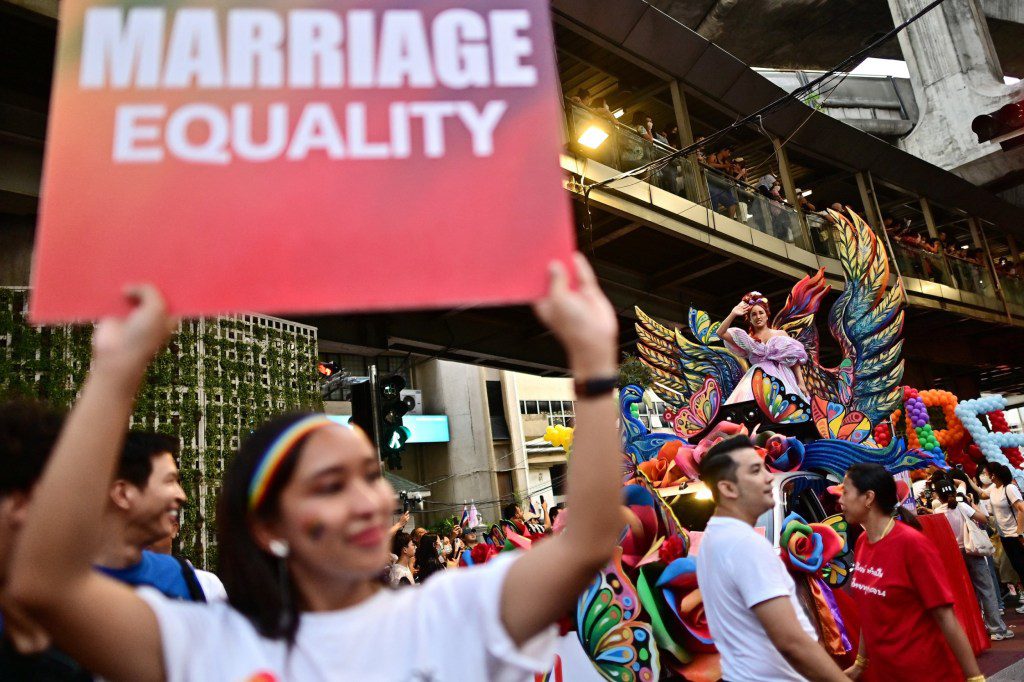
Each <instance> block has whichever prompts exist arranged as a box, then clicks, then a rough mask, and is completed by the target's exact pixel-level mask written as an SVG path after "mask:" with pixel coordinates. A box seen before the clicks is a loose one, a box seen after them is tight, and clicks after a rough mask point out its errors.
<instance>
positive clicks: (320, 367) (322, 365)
mask: <svg viewBox="0 0 1024 682" xmlns="http://www.w3.org/2000/svg"><path fill="white" fill-rule="evenodd" d="M316 371H317V372H320V374H321V375H323V376H324V377H332V376H334V375H335V374H337V373H338V372H340V371H341V369H340V368H339V367H338V365H336V364H335V363H333V362H318V363H316Z"/></svg>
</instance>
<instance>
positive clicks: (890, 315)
mask: <svg viewBox="0 0 1024 682" xmlns="http://www.w3.org/2000/svg"><path fill="white" fill-rule="evenodd" d="M829 216H830V218H831V219H832V221H833V222H834V225H835V230H834V231H833V233H834V235H835V239H836V245H837V250H838V254H839V256H838V258H839V262H840V265H841V267H842V269H843V273H844V276H845V287H844V289H843V291H842V293H841V294H840V295H839V297H838V298H837V299H836V300H835V302H834V304H833V305H832V307H831V309H830V310H829V311H828V313H827V328H828V330H829V332H830V333H831V336H832V337H833V339H834V340H835V341H836V343H837V344H838V346H839V349H840V351H841V355H842V359H841V362H840V363H839V364H838V366H836V367H827V366H825V365H824V364H822V363H821V362H820V359H819V357H820V356H819V341H820V340H819V333H818V327H817V325H816V324H815V322H816V318H817V316H818V315H819V307H820V306H821V304H822V302H823V300H825V298H826V296H827V295H828V294H829V292H830V289H831V287H830V285H829V284H828V283H827V282H826V281H825V275H824V269H822V270H819V271H818V272H817V273H816V274H814V275H812V276H807V277H804V278H803V279H802V280H801V281H799V282H798V283H797V284H796V285H795V286H794V287H793V290H792V292H791V293H790V295H789V297H788V299H787V301H786V303H785V306H784V307H783V308H782V309H781V311H780V312H779V313H778V314H777V315H776V316H775V318H774V320H773V323H772V325H771V326H772V328H773V329H774V330H781V331H783V332H785V334H786V335H787V336H788V338H789V339H793V340H795V341H797V342H798V343H799V344H800V345H801V346H802V347H803V349H804V352H805V359H804V360H803V365H802V377H801V378H802V382H801V386H800V387H799V389H797V388H796V387H794V386H792V385H791V384H792V378H790V379H789V380H788V381H787V380H786V379H785V378H784V377H782V378H780V377H779V376H775V375H774V374H773V373H772V371H771V369H772V367H773V366H772V363H771V362H764V358H763V357H759V356H757V354H756V353H754V354H752V353H749V352H744V350H745V349H744V348H743V347H738V346H737V344H736V343H731V342H728V341H725V340H723V338H722V336H720V335H719V330H720V323H718V322H715V321H713V320H712V319H711V317H710V316H709V315H708V314H707V313H706V312H704V311H701V310H696V309H691V310H690V312H689V319H688V320H687V324H686V327H685V328H684V329H680V328H672V327H668V326H665V325H664V324H662V323H660V322H658V321H656V320H654V319H653V318H652V317H651V316H649V315H647V314H645V313H644V312H643V311H642V310H641V309H639V308H637V309H636V314H637V319H638V322H637V324H636V331H637V335H638V343H637V350H638V352H639V358H640V360H641V361H642V362H643V363H644V364H645V365H646V366H647V367H648V368H649V370H650V376H651V378H652V380H651V382H650V385H646V386H641V385H626V386H624V387H622V389H621V390H620V394H619V404H620V417H621V423H622V427H623V428H622V435H623V450H624V459H623V485H624V499H625V504H626V506H627V507H628V509H629V510H630V512H631V514H632V515H633V516H634V517H635V518H636V520H637V522H636V523H634V524H632V525H631V526H630V528H628V529H627V530H626V531H625V533H624V536H623V540H622V542H621V547H620V550H619V552H618V554H617V557H616V559H615V560H614V561H613V562H612V563H611V564H609V565H608V566H607V567H606V568H605V570H604V571H602V572H601V573H600V574H599V576H598V577H597V578H596V579H595V581H594V582H593V583H592V585H591V586H590V588H589V589H588V590H587V591H586V592H585V593H584V594H583V595H582V596H581V598H580V600H579V602H578V605H577V608H576V612H575V614H573V618H572V619H571V621H572V622H571V625H567V627H566V628H565V630H566V634H565V635H564V636H563V639H562V642H561V644H560V647H559V654H558V658H557V660H556V663H555V666H554V667H553V668H552V670H551V671H550V672H549V673H548V674H547V675H546V676H543V677H538V680H545V681H548V680H551V681H557V682H561V681H562V680H591V679H593V680H601V679H606V680H612V681H615V682H631V681H647V680H656V679H681V680H691V681H694V682H704V681H705V680H706V681H708V682H711V681H713V680H717V679H719V677H720V674H721V670H720V666H719V661H718V655H717V653H716V651H715V647H714V640H713V637H712V636H711V633H710V631H709V629H708V625H707V621H706V619H705V617H704V611H703V607H702V602H701V597H700V590H699V587H698V585H697V579H696V562H695V560H694V556H695V555H696V553H697V552H698V551H699V544H700V539H701V531H702V530H703V528H704V524H705V523H706V521H707V518H708V516H709V515H710V514H711V512H712V510H713V505H712V502H711V494H710V490H708V489H707V487H706V486H704V484H703V483H701V481H700V479H699V474H698V472H699V465H700V461H701V457H702V456H703V454H704V453H705V452H706V451H707V450H708V449H709V448H710V447H711V446H712V445H714V443H716V442H717V441H718V440H720V439H721V438H723V437H728V436H730V435H734V434H737V433H745V434H748V435H750V436H751V438H752V439H753V440H754V442H755V443H756V444H757V446H758V449H759V453H760V454H761V455H762V456H763V457H764V459H765V462H766V464H767V465H768V467H769V468H770V469H771V470H772V471H774V472H776V474H777V475H776V483H775V485H776V493H777V494H776V500H777V503H776V508H775V509H773V510H771V511H769V512H767V513H766V514H765V515H764V516H763V517H762V519H759V520H758V524H757V527H758V528H759V529H764V531H765V534H766V537H767V538H768V539H769V540H770V541H772V542H773V543H774V544H775V545H776V546H777V547H778V548H779V552H780V557H781V558H782V560H783V561H784V563H785V564H786V565H787V567H788V568H789V570H790V572H791V573H792V574H793V576H794V580H795V582H796V584H797V586H798V592H799V595H800V598H801V600H802V603H803V604H804V606H805V607H806V610H807V612H808V614H809V615H811V616H812V620H813V621H814V622H815V626H816V628H817V630H818V633H819V639H820V641H821V642H822V644H823V645H824V646H825V647H826V649H827V650H828V651H829V652H830V653H831V654H832V655H833V656H834V657H835V658H836V659H837V660H838V661H840V662H843V661H846V660H848V657H851V656H852V653H851V652H852V650H853V648H854V643H852V642H851V638H850V634H851V631H852V630H853V629H854V626H851V625H849V624H848V623H846V622H845V621H846V620H847V619H848V618H849V617H850V615H849V614H848V615H847V618H844V612H845V611H846V609H845V608H843V604H844V603H846V601H847V600H848V598H847V597H846V595H845V593H844V592H843V590H842V589H841V588H842V586H843V585H844V584H845V582H846V580H847V577H848V575H849V570H850V566H851V564H852V546H851V543H850V542H849V538H848V533H847V530H848V529H847V525H846V522H845V520H844V519H843V517H842V515H841V514H838V513H835V512H836V511H837V510H836V509H835V501H834V499H831V500H830V499H829V498H830V495H828V493H826V492H825V490H826V489H827V487H828V486H830V485H832V484H833V483H836V482H839V481H841V480H842V477H843V474H844V473H845V471H846V469H847V468H848V467H849V466H850V465H852V464H854V463H857V462H877V463H880V464H882V465H884V466H885V467H886V468H887V469H888V470H889V471H890V472H892V473H893V474H894V475H897V476H901V475H902V477H904V478H905V476H906V473H905V472H909V471H912V470H915V469H926V468H930V467H933V466H938V467H943V468H945V467H947V466H949V465H948V464H947V459H946V458H947V453H949V456H950V458H951V459H954V460H955V461H956V463H967V464H970V463H973V462H976V461H978V460H980V459H981V457H982V456H984V457H985V458H988V459H990V460H993V461H1001V462H1006V463H1008V464H1011V465H1014V466H1015V470H1016V466H1019V465H1020V464H1021V461H1022V460H1021V457H1020V453H1019V451H1018V450H1017V449H1016V446H1018V445H1024V437H1021V436H1015V435H1013V434H1010V433H1008V432H1007V431H1008V429H1007V428H1006V422H1005V419H1004V418H1003V417H1002V414H1001V412H1000V411H999V410H1001V409H1002V408H1003V407H1004V406H1005V401H1002V400H1001V399H1000V398H992V397H986V398H981V399H978V400H970V401H965V402H959V401H958V400H957V398H956V396H954V395H952V394H950V393H948V392H943V391H937V390H924V391H919V390H916V389H913V388H910V387H905V386H903V385H902V378H903V361H902V359H901V351H902V347H903V340H902V332H903V318H904V312H903V307H904V304H905V300H906V299H905V296H904V293H903V290H902V287H901V284H900V282H899V281H898V278H897V281H896V282H895V284H893V285H891V284H890V271H889V265H888V260H887V258H886V255H885V250H884V248H883V246H882V244H881V243H880V241H879V239H878V238H877V236H876V235H875V234H874V233H873V231H872V230H871V228H870V227H869V226H868V225H867V224H866V223H865V222H864V221H863V220H861V218H860V217H859V216H857V215H856V214H855V213H853V212H852V211H850V212H849V213H848V215H843V214H840V213H837V212H834V211H829ZM751 293H752V294H757V292H751ZM748 296H749V295H748ZM757 296H759V294H757ZM757 296H753V297H752V298H750V299H749V300H751V301H756V300H758V299H757ZM744 300H745V301H746V300H748V299H747V298H745V299H744ZM760 300H764V299H763V298H762V299H760ZM763 307H764V309H765V311H767V308H768V306H767V301H764V304H763ZM822 314H824V313H822ZM723 331H724V330H723ZM724 336H728V335H724ZM780 336H781V335H780ZM801 357H803V354H801ZM651 393H653V394H654V395H656V396H657V397H658V398H660V399H661V400H662V401H663V402H664V404H665V405H666V406H667V407H666V409H665V411H664V413H663V414H662V415H661V421H662V423H663V424H665V425H666V427H667V428H662V429H659V430H657V431H655V430H652V429H651V428H648V426H647V425H645V424H644V423H643V421H641V419H640V416H639V410H638V408H639V406H640V404H641V403H643V402H644V401H645V399H647V398H648V397H649V396H650V394H651ZM986 418H987V421H988V425H989V426H991V429H989V428H987V426H986V424H985V423H983V420H986ZM911 504H912V500H911ZM849 660H852V658H851V659H849Z"/></svg>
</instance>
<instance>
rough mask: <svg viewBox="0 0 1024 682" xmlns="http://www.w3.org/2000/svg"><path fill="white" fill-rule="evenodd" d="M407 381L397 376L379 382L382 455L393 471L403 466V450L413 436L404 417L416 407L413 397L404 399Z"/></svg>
mask: <svg viewBox="0 0 1024 682" xmlns="http://www.w3.org/2000/svg"><path fill="white" fill-rule="evenodd" d="M404 389H405V379H403V378H402V377H400V376H399V375H397V374H395V375H392V376H389V377H385V378H383V379H380V380H379V381H378V382H377V392H378V393H379V394H380V440H381V442H380V453H381V455H382V456H383V457H384V460H385V461H386V462H387V463H388V467H389V468H391V469H398V468H400V467H401V466H402V450H404V449H405V444H406V443H407V442H408V441H409V437H410V436H411V435H412V434H411V433H410V432H409V429H408V428H407V427H405V426H403V425H402V417H404V416H405V414H406V413H407V412H409V410H411V409H412V408H413V407H415V406H416V399H415V398H413V397H412V396H408V397H406V398H403V397H402V391H403V390H404Z"/></svg>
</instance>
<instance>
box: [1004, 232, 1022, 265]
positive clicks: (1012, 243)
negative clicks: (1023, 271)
mask: <svg viewBox="0 0 1024 682" xmlns="http://www.w3.org/2000/svg"><path fill="white" fill-rule="evenodd" d="M1006 245H1007V246H1009V247H1010V256H1011V258H1012V262H1013V264H1014V265H1021V261H1020V251H1018V250H1017V240H1016V239H1015V238H1014V236H1013V235H1012V234H1007V235H1006Z"/></svg>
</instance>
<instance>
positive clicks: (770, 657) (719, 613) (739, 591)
mask: <svg viewBox="0 0 1024 682" xmlns="http://www.w3.org/2000/svg"><path fill="white" fill-rule="evenodd" d="M697 584H698V585H699V586H700V593H701V597H702V598H703V600H704V613H705V614H706V615H707V619H708V627H709V628H710V629H711V635H712V637H714V638H715V646H717V647H718V651H719V653H721V654H722V677H723V678H724V679H727V680H734V681H736V682H740V681H742V682H748V681H749V682H755V681H764V682H776V681H777V680H793V681H795V682H802V681H803V679H804V678H803V677H802V676H801V675H800V674H799V673H798V672H797V671H795V670H793V667H792V666H791V665H790V664H789V663H788V662H786V659H784V658H783V657H782V654H780V653H779V651H778V649H776V648H775V645H773V644H772V642H771V640H770V639H768V633H766V632H765V631H764V627H763V626H762V625H761V621H759V620H758V619H757V616H755V615H754V612H753V608H754V607H755V606H757V605H758V604H760V603H762V602H766V601H768V600H769V599H775V598H777V597H789V600H790V602H791V603H792V605H793V609H794V610H795V611H796V617H797V620H799V621H800V626H801V627H802V628H803V629H804V632H806V633H807V635H808V636H809V637H810V638H811V639H813V640H817V639H818V635H817V632H815V630H814V627H813V626H812V625H811V623H810V621H809V620H808V619H807V614H805V613H804V609H803V607H802V606H801V605H800V602H799V600H798V599H797V597H796V585H794V584H793V578H791V577H790V575H789V572H788V571H787V570H786V567H785V565H784V564H783V563H782V560H781V559H780V558H779V555H778V553H777V552H776V551H775V549H774V548H773V547H772V546H771V543H769V542H768V541H767V540H766V539H765V538H763V537H762V536H760V535H758V534H757V532H756V531H755V530H754V529H753V528H752V527H751V526H749V525H747V524H746V523H743V522H742V521H740V520H739V519H730V518H724V517H721V516H713V517H711V520H710V521H709V522H708V527H707V530H705V531H704V537H703V538H702V540H701V544H700V551H699V552H698V553H697Z"/></svg>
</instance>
